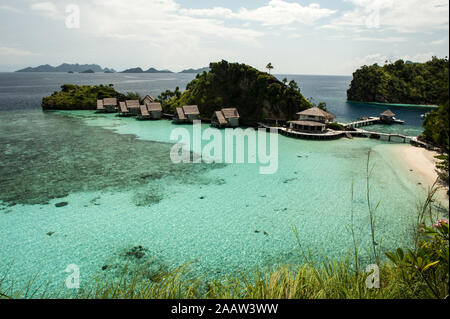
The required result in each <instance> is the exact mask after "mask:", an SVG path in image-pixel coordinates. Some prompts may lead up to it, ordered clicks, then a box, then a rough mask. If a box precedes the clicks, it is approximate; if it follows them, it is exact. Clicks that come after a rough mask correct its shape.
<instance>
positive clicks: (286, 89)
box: [158, 60, 312, 125]
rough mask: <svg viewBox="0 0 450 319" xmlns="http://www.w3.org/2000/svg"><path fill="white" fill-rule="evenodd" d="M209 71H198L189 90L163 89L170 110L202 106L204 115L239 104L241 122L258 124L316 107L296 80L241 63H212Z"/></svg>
mask: <svg viewBox="0 0 450 319" xmlns="http://www.w3.org/2000/svg"><path fill="white" fill-rule="evenodd" d="M209 68H210V70H209V72H206V71H204V72H203V73H201V74H197V76H196V78H195V79H194V80H192V81H191V82H190V83H189V84H188V85H187V86H186V91H184V92H183V93H181V92H180V91H179V89H178V88H177V90H175V91H173V92H172V91H166V92H163V93H162V94H161V95H160V96H159V97H158V100H159V101H160V102H161V104H162V105H163V109H164V110H165V111H166V112H169V113H174V112H175V108H176V107H180V106H183V105H192V104H195V105H198V108H199V111H200V114H201V116H202V117H206V118H210V117H211V114H213V112H214V111H216V110H219V109H221V108H224V107H236V108H237V109H238V110H239V114H240V116H241V120H240V121H241V123H242V124H244V125H254V124H256V123H257V122H258V121H262V120H264V119H267V118H276V119H285V120H288V119H293V118H296V117H297V116H296V113H297V112H299V111H302V110H305V109H307V108H310V107H312V104H311V103H310V102H309V101H308V100H307V99H305V97H304V96H303V95H302V94H301V93H300V89H299V87H298V85H297V83H296V82H295V81H290V82H289V83H288V82H287V80H283V81H279V80H278V79H277V78H276V77H275V76H273V75H270V74H268V73H266V72H261V71H258V70H257V69H255V68H253V67H251V66H249V65H246V64H239V63H228V62H227V61H224V60H222V61H221V62H217V63H211V64H210V66H209Z"/></svg>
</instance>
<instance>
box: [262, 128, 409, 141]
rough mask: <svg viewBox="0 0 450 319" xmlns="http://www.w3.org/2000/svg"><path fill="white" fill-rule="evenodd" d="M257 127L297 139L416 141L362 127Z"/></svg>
mask: <svg viewBox="0 0 450 319" xmlns="http://www.w3.org/2000/svg"><path fill="white" fill-rule="evenodd" d="M258 126H259V128H263V129H265V130H266V131H267V132H269V131H270V129H273V130H276V132H277V133H278V134H281V135H283V136H287V137H293V138H297V139H304V140H322V141H325V140H336V139H339V138H341V137H347V138H350V139H352V138H355V137H362V138H372V139H378V140H381V141H387V142H396V143H410V144H413V145H414V144H415V143H417V138H416V137H415V136H407V135H403V134H397V133H381V132H374V131H367V130H362V129H356V130H355V131H334V130H331V129H328V130H327V131H326V132H325V133H307V132H299V131H295V130H292V129H290V128H286V127H280V126H269V125H266V124H263V123H258Z"/></svg>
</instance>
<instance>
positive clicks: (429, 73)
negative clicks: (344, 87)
mask: <svg viewBox="0 0 450 319" xmlns="http://www.w3.org/2000/svg"><path fill="white" fill-rule="evenodd" d="M448 82H449V61H448V59H447V58H445V59H438V58H436V57H433V58H432V60H430V61H428V62H426V63H413V62H409V61H407V62H404V61H403V60H398V61H396V62H394V63H387V64H385V65H384V66H379V65H378V64H374V65H371V66H367V65H365V66H363V67H361V68H360V69H358V70H357V71H356V72H355V73H353V80H352V82H351V84H350V88H349V89H348V91H347V99H348V100H349V101H358V102H381V103H403V104H434V105H439V104H442V103H444V102H445V101H447V100H448V89H449V86H448Z"/></svg>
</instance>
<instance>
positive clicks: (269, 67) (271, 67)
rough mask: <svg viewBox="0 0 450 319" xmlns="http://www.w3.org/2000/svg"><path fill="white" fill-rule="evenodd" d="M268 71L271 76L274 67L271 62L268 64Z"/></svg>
mask: <svg viewBox="0 0 450 319" xmlns="http://www.w3.org/2000/svg"><path fill="white" fill-rule="evenodd" d="M266 69H267V70H269V74H270V70H272V69H273V65H272V63H271V62H269V64H267V66H266Z"/></svg>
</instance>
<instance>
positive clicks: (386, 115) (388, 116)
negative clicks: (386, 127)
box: [380, 110, 395, 123]
mask: <svg viewBox="0 0 450 319" xmlns="http://www.w3.org/2000/svg"><path fill="white" fill-rule="evenodd" d="M380 120H381V122H384V123H392V122H394V120H395V114H394V112H392V111H391V110H386V111H384V112H383V113H381V114H380Z"/></svg>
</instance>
